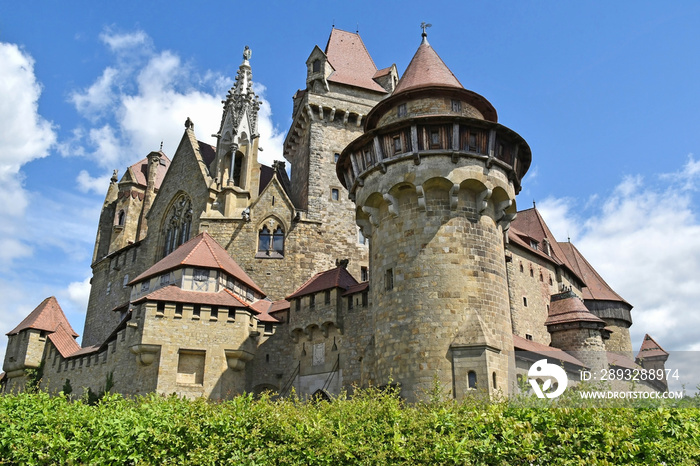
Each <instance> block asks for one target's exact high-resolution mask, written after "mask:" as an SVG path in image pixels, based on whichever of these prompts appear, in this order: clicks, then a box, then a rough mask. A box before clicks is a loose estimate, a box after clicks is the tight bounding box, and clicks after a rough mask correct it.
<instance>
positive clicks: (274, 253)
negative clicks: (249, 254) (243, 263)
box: [255, 220, 284, 258]
mask: <svg viewBox="0 0 700 466" xmlns="http://www.w3.org/2000/svg"><path fill="white" fill-rule="evenodd" d="M268 225H269V227H268ZM255 257H259V258H262V257H272V258H281V257H284V229H283V228H282V225H279V224H277V223H276V222H275V221H274V220H270V221H268V222H266V224H263V226H262V228H261V229H260V231H259V233H258V253H257V254H256V255H255Z"/></svg>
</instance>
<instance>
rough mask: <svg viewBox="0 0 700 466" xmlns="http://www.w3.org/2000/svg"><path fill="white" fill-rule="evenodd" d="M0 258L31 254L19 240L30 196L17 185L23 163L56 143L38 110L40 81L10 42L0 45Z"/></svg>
mask: <svg viewBox="0 0 700 466" xmlns="http://www.w3.org/2000/svg"><path fill="white" fill-rule="evenodd" d="M0 69H2V70H3V71H2V79H0V234H2V236H3V239H2V249H3V252H2V253H0V257H2V258H3V259H5V260H7V261H8V263H9V261H10V260H11V259H14V258H17V257H24V256H27V255H28V254H30V252H31V248H30V247H29V246H28V245H27V244H26V243H25V242H24V241H23V237H24V235H23V232H22V225H23V220H22V216H23V215H24V213H25V211H26V209H27V206H28V205H29V195H28V193H27V192H26V191H25V190H24V188H23V186H22V180H23V174H22V172H21V171H20V169H21V168H22V166H23V165H24V164H26V163H28V162H30V161H32V160H34V159H38V158H41V157H46V156H47V155H48V154H49V149H50V148H51V147H52V146H53V145H54V143H55V141H56V133H55V132H54V129H53V127H52V125H51V123H50V122H48V121H46V120H45V119H44V118H43V117H42V116H41V115H40V114H39V111H38V110H39V108H38V107H39V105H38V101H39V96H40V95H41V85H40V84H39V83H38V82H37V80H36V77H35V75H34V60H33V59H32V57H31V56H29V55H28V54H26V53H24V52H23V51H22V50H20V49H19V47H17V46H16V45H14V44H8V43H0Z"/></svg>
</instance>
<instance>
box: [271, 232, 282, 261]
mask: <svg viewBox="0 0 700 466" xmlns="http://www.w3.org/2000/svg"><path fill="white" fill-rule="evenodd" d="M272 250H273V251H275V252H276V253H278V254H282V255H284V231H282V227H281V226H279V225H277V228H276V229H275V232H274V234H273V235H272Z"/></svg>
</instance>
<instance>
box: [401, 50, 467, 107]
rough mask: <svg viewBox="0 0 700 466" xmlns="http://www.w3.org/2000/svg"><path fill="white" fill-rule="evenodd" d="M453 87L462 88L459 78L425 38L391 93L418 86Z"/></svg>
mask: <svg viewBox="0 0 700 466" xmlns="http://www.w3.org/2000/svg"><path fill="white" fill-rule="evenodd" d="M432 86H440V87H455V88H458V89H464V87H463V86H462V84H461V83H460V82H459V80H458V79H457V78H456V77H455V75H454V74H453V73H452V71H450V69H449V68H448V67H447V65H445V62H443V61H442V58H440V56H438V54H437V52H435V50H433V48H432V47H431V46H430V44H429V43H428V41H427V40H425V39H424V40H423V42H422V43H421V44H420V46H419V47H418V50H417V51H416V54H415V55H414V56H413V59H412V60H411V63H409V64H408V67H407V68H406V71H404V73H403V76H401V79H400V80H399V83H398V84H397V85H396V89H394V93H393V94H392V95H396V94H399V93H401V92H405V91H408V90H410V89H416V88H419V87H432Z"/></svg>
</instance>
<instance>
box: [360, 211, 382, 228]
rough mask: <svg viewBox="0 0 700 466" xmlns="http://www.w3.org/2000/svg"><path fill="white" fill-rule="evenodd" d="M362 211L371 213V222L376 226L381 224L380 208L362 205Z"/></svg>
mask: <svg viewBox="0 0 700 466" xmlns="http://www.w3.org/2000/svg"><path fill="white" fill-rule="evenodd" d="M362 212H364V213H366V214H367V215H369V223H371V224H372V226H374V227H378V226H379V209H377V208H376V207H367V206H362Z"/></svg>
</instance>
